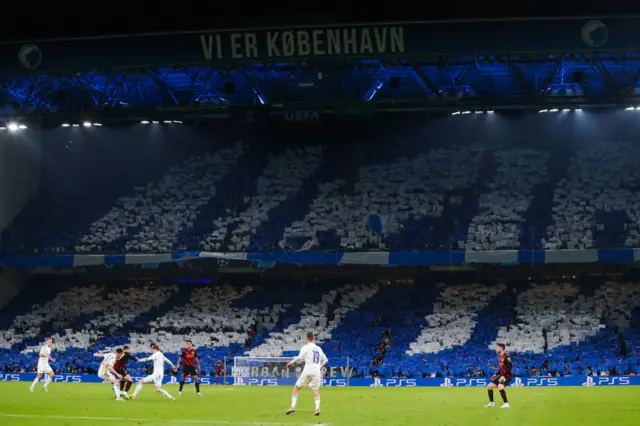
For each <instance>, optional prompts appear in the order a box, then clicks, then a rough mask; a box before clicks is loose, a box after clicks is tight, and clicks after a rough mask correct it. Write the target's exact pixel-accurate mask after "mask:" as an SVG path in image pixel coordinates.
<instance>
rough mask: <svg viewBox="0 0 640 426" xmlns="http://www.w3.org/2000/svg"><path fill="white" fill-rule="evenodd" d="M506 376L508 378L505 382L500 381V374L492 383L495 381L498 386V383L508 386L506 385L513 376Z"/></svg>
mask: <svg viewBox="0 0 640 426" xmlns="http://www.w3.org/2000/svg"><path fill="white" fill-rule="evenodd" d="M504 378H505V379H506V380H505V381H504V382H503V383H500V376H499V375H497V376H496V377H495V378H494V379H493V380H491V383H493V384H494V385H496V386H498V385H504V386H505V387H506V386H509V383H510V382H511V379H512V378H513V377H511V376H504Z"/></svg>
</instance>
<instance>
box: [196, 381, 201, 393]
mask: <svg viewBox="0 0 640 426" xmlns="http://www.w3.org/2000/svg"><path fill="white" fill-rule="evenodd" d="M196 393H200V382H196Z"/></svg>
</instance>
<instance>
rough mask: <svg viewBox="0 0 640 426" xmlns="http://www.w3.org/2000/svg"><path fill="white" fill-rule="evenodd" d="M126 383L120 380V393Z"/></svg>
mask: <svg viewBox="0 0 640 426" xmlns="http://www.w3.org/2000/svg"><path fill="white" fill-rule="evenodd" d="M125 383H126V381H124V380H120V391H123V390H124V385H125Z"/></svg>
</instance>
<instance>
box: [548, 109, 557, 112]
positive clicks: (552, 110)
mask: <svg viewBox="0 0 640 426" xmlns="http://www.w3.org/2000/svg"><path fill="white" fill-rule="evenodd" d="M549 112H558V108H553V109H550V110H549Z"/></svg>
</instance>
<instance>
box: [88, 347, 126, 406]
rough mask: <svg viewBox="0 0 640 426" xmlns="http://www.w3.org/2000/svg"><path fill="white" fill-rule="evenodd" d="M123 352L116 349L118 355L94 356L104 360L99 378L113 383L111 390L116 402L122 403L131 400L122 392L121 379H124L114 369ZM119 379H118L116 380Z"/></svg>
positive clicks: (97, 354)
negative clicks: (124, 400)
mask: <svg viewBox="0 0 640 426" xmlns="http://www.w3.org/2000/svg"><path fill="white" fill-rule="evenodd" d="M122 353H123V350H122V349H120V348H118V349H116V353H115V354H114V353H111V352H109V353H106V354H101V353H95V354H93V356H95V357H98V358H102V362H101V363H100V369H99V370H98V377H100V378H101V379H102V380H104V381H106V382H109V383H111V389H113V394H114V395H115V397H116V401H122V399H123V398H124V399H129V395H127V393H126V392H121V391H120V388H119V382H118V380H119V379H122V376H121V375H120V374H118V372H117V371H116V370H115V369H114V368H113V366H114V365H115V363H116V360H117V359H118V358H119V357H121V356H122ZM116 377H117V379H116Z"/></svg>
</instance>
